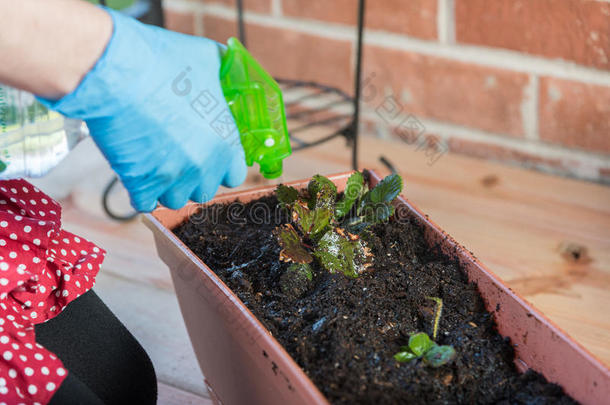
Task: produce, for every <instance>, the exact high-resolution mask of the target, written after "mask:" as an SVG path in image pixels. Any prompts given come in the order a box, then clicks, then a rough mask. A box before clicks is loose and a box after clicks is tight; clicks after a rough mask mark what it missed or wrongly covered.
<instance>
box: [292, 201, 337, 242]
mask: <svg viewBox="0 0 610 405" xmlns="http://www.w3.org/2000/svg"><path fill="white" fill-rule="evenodd" d="M331 217H332V213H331V211H330V210H329V209H326V208H316V209H314V210H310V209H309V208H307V206H306V205H305V204H301V203H296V204H294V207H293V208H292V220H293V221H294V222H296V223H297V225H298V226H299V229H300V230H301V232H303V234H304V235H305V236H307V237H308V238H310V239H312V240H314V241H317V240H318V239H319V238H320V237H321V236H322V235H323V234H324V233H325V232H326V231H328V229H329V224H330V220H331Z"/></svg>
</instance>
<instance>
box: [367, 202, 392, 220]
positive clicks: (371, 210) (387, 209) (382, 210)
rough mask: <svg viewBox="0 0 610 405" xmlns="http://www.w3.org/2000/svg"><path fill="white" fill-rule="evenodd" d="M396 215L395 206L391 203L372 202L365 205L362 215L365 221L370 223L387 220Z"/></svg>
mask: <svg viewBox="0 0 610 405" xmlns="http://www.w3.org/2000/svg"><path fill="white" fill-rule="evenodd" d="M392 215H394V206H393V205H391V204H390V203H372V204H369V205H367V206H365V207H364V210H363V212H362V216H363V217H364V220H363V222H367V223H369V224H370V225H372V224H379V223H381V222H385V221H387V220H388V219H390V217H391V216H392Z"/></svg>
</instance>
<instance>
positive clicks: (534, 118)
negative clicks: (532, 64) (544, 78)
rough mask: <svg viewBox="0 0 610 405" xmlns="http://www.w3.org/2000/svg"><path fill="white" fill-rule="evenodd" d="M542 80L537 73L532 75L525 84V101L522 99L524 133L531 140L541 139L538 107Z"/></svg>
mask: <svg viewBox="0 0 610 405" xmlns="http://www.w3.org/2000/svg"><path fill="white" fill-rule="evenodd" d="M539 91H540V80H539V78H538V76H536V75H530V78H529V82H528V84H527V85H526V86H525V89H524V92H525V94H524V95H523V101H521V105H520V108H521V119H522V120H523V133H524V135H525V138H526V139H528V140H530V141H539V140H540V135H539V133H538V109H539V96H538V95H539Z"/></svg>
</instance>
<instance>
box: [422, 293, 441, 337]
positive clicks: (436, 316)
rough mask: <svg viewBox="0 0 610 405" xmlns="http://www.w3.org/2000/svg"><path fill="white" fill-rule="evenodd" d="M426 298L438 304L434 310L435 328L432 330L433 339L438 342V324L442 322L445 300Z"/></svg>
mask: <svg viewBox="0 0 610 405" xmlns="http://www.w3.org/2000/svg"><path fill="white" fill-rule="evenodd" d="M426 298H427V299H429V300H432V301H434V302H435V303H436V307H435V308H434V326H433V328H432V339H434V340H436V337H437V336H438V324H439V323H440V321H441V315H442V313H443V300H442V299H440V298H438V297H426Z"/></svg>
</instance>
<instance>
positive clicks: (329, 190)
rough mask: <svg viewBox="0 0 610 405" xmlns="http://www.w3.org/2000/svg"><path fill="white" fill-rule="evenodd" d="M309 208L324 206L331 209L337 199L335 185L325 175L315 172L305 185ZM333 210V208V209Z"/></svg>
mask: <svg viewBox="0 0 610 405" xmlns="http://www.w3.org/2000/svg"><path fill="white" fill-rule="evenodd" d="M307 192H308V193H309V204H308V205H309V208H310V209H314V208H326V209H329V210H333V207H334V204H335V201H336V200H337V187H336V186H335V184H334V183H333V182H332V181H330V180H328V179H327V178H326V177H324V176H321V175H319V174H316V175H315V176H313V177H312V178H311V180H310V182H309V184H308V185H307ZM333 212H334V210H333Z"/></svg>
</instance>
